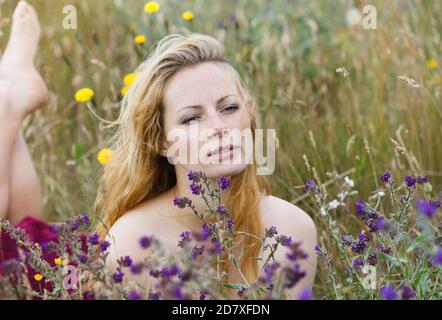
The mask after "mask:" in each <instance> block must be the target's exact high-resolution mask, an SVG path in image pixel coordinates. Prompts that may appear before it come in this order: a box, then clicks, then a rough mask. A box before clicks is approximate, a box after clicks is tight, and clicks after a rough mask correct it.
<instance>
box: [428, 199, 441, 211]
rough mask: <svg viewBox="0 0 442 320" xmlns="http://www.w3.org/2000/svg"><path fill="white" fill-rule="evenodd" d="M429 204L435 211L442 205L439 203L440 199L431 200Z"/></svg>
mask: <svg viewBox="0 0 442 320" xmlns="http://www.w3.org/2000/svg"><path fill="white" fill-rule="evenodd" d="M430 204H431V205H432V206H433V207H434V208H435V209H437V208H439V207H440V205H441V204H442V202H441V201H440V199H433V200H430Z"/></svg>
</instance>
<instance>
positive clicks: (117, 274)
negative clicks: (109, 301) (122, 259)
mask: <svg viewBox="0 0 442 320" xmlns="http://www.w3.org/2000/svg"><path fill="white" fill-rule="evenodd" d="M123 277H124V273H123V272H121V271H117V272H115V273H114V275H113V277H112V278H113V279H114V282H115V283H119V282H121V281H123Z"/></svg>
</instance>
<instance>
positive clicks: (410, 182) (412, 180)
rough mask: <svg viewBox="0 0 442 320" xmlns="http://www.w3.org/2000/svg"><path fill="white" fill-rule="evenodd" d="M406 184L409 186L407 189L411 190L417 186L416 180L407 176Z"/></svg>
mask: <svg viewBox="0 0 442 320" xmlns="http://www.w3.org/2000/svg"><path fill="white" fill-rule="evenodd" d="M404 182H405V184H406V185H407V187H409V188H411V187H414V186H415V185H416V178H415V177H412V176H406V177H405V180H404Z"/></svg>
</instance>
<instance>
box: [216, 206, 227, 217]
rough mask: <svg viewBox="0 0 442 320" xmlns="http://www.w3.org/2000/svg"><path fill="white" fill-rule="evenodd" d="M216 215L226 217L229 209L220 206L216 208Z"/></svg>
mask: <svg viewBox="0 0 442 320" xmlns="http://www.w3.org/2000/svg"><path fill="white" fill-rule="evenodd" d="M216 213H218V214H219V215H220V216H224V215H226V214H227V209H226V207H225V206H223V205H220V206H218V207H217V208H216Z"/></svg>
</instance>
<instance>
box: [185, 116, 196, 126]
mask: <svg viewBox="0 0 442 320" xmlns="http://www.w3.org/2000/svg"><path fill="white" fill-rule="evenodd" d="M195 120H198V116H192V117H189V118H186V119H184V121H183V122H182V123H183V124H188V123H189V122H190V121H195Z"/></svg>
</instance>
